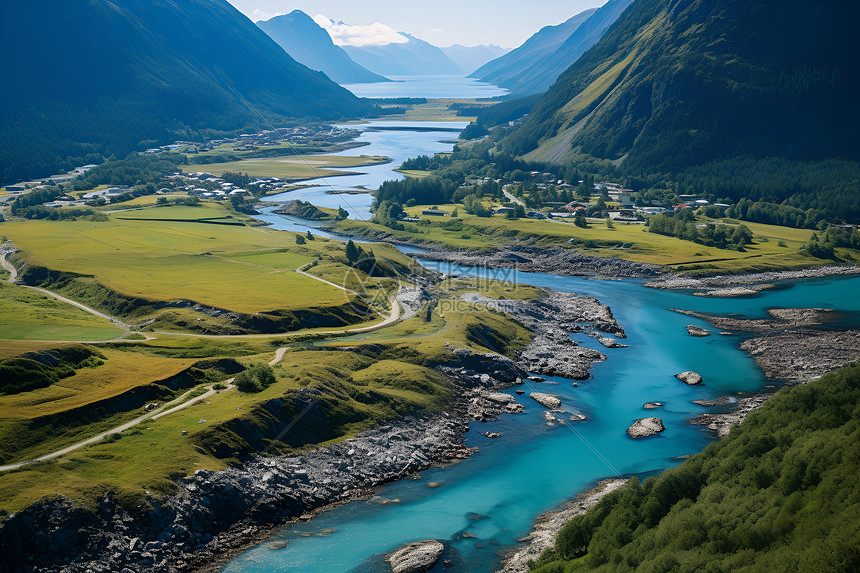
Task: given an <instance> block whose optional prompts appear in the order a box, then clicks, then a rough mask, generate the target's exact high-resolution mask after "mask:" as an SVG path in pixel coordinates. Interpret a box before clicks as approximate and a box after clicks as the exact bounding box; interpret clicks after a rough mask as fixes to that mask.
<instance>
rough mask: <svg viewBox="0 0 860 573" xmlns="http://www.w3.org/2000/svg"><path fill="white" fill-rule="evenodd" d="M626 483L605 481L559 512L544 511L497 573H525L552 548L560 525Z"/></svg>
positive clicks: (623, 480)
mask: <svg viewBox="0 0 860 573" xmlns="http://www.w3.org/2000/svg"><path fill="white" fill-rule="evenodd" d="M627 481H628V480H626V479H621V478H619V479H605V480H601V481H600V482H598V484H597V485H596V486H595V487H593V488H591V489H589V490H586V491H584V492H582V493H580V494H579V495H577V496H576V497H575V498H574V499H573V500H572V501H568V502H567V503H566V504H565V506H564V508H563V509H560V510H558V511H548V512H546V513H543V514H541V515H539V516H538V517H537V519H536V520H535V525H534V529H532V532H531V533H529V535H528V536H527V537H524V538H523V539H521V540H520V541H522V542H523V543H526V545H525V546H522V547H518V548H517V549H516V550H514V551H512V552H511V553H510V554H508V555H507V556H506V557H505V558H504V559H503V560H502V568H501V569H500V570H499V571H498V573H526V572H527V571H528V570H529V561H534V560H537V558H538V557H540V554H541V553H543V552H544V550H546V549H549V548H550V547H552V546H553V545H555V538H556V537H557V536H558V532H559V531H561V528H562V527H564V524H565V523H567V522H568V521H570V520H571V519H573V518H574V517H575V516H577V515H584V514H585V513H586V512H587V511H588V510H589V509H591V508H592V507H594V506H595V505H597V502H599V501H600V500H601V499H603V498H604V497H605V496H606V495H608V494H610V493H612V492H613V491H615V490H617V489H618V488H620V487H622V486H624V485H625V484H626V483H627Z"/></svg>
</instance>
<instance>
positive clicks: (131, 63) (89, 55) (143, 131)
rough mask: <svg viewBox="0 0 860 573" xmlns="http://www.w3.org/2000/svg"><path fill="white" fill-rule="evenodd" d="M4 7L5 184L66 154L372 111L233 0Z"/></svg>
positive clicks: (1, 127) (0, 36)
mask: <svg viewBox="0 0 860 573" xmlns="http://www.w3.org/2000/svg"><path fill="white" fill-rule="evenodd" d="M44 4H49V5H50V6H49V7H46V8H45V9H43V10H39V13H38V15H37V16H34V13H33V11H32V7H31V6H29V5H28V4H26V3H24V2H4V3H3V6H2V8H0V15H2V17H0V46H2V54H3V65H2V72H0V73H2V85H3V89H2V90H0V109H2V111H0V114H2V115H0V179H2V180H4V181H9V180H11V179H15V178H17V177H28V176H40V175H45V174H49V173H50V172H51V171H53V170H54V169H56V168H57V167H58V166H61V165H64V164H65V163H66V162H67V161H68V158H69V157H74V158H77V159H79V160H83V158H84V156H85V155H86V154H87V153H106V154H111V153H113V154H117V155H121V154H125V153H127V152H129V151H131V150H133V149H134V148H136V147H138V145H140V144H141V143H142V142H144V140H155V141H158V142H169V141H172V140H175V139H176V138H177V137H189V136H190V134H192V133H194V132H198V131H201V130H209V131H212V130H232V129H245V128H246V127H253V126H260V125H264V124H265V123H264V121H263V120H262V119H261V115H262V116H265V117H267V118H270V119H272V120H274V121H278V120H281V119H283V118H285V117H309V116H310V117H319V118H327V119H339V118H343V117H345V116H350V117H355V116H359V115H362V114H365V113H367V112H368V111H370V109H371V106H370V105H369V104H368V103H366V102H365V101H362V100H360V99H358V98H356V97H355V96H354V95H352V94H351V93H350V92H349V91H347V90H346V89H344V88H342V87H340V86H338V85H337V84H335V83H334V82H332V81H331V80H329V79H328V78H326V77H325V75H324V74H321V73H319V72H314V71H311V70H309V69H308V68H306V67H304V66H302V65H301V64H299V63H297V62H296V61H295V60H293V59H292V58H290V57H289V56H288V55H287V54H286V52H284V50H283V49H282V48H281V47H280V46H278V45H277V44H276V43H275V41H274V40H272V39H271V38H269V36H267V35H266V34H265V32H263V31H262V30H260V29H259V28H258V27H257V26H255V25H254V24H253V22H251V21H250V20H248V18H246V17H245V16H243V15H242V14H241V13H240V12H239V11H238V10H236V9H235V8H234V7H233V6H232V5H230V4H229V3H228V2H226V1H225V0H171V1H169V2H168V1H164V2H153V1H151V0H123V2H114V1H111V0H87V1H86V2H67V1H63V0H54V1H51V2H46V3H44Z"/></svg>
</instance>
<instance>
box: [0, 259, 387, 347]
mask: <svg viewBox="0 0 860 573" xmlns="http://www.w3.org/2000/svg"><path fill="white" fill-rule="evenodd" d="M11 252H14V251H11V250H9V249H8V248H2V250H0V266H2V267H3V268H5V269H6V270H8V271H9V281H8V282H9V283H11V284H16V283H15V281H16V280H17V278H18V270H17V269H16V268H15V265H13V264H12V263H10V262H9V261H8V260H7V255H8V254H9V253H11ZM306 266H307V265H304V266H302V267H299V268H298V269H297V270H296V272H297V273H299V274H302V275H305V276H307V277H309V278H312V279H314V280H317V281H320V282H323V283H326V284H328V285H331V286H333V287H335V288H338V289H340V290H343V291H346V292H348V293H351V294H354V295H358V293H357V292H355V291H354V290H350V289H348V288H345V287H342V286H340V285H337V284H335V283H333V282H329V281H327V280H325V279H321V278H320V277H316V276H314V275H312V274H309V273H306V272H304V271H303V270H302V269H304V268H305V267H306ZM16 286H20V287H22V288H28V289H30V290H34V291H37V292H40V293H42V294H45V295H47V296H50V297H53V298H55V299H57V300H59V301H61V302H64V303H66V304H70V305H72V306H75V307H77V308H79V309H81V310H83V311H84V312H88V313H89V314H92V315H94V316H98V317H99V318H104V319H106V320H109V321H110V322H111V323H112V324H114V325H116V326H118V327H119V328H121V329H123V330H124V331H125V332H124V333H123V334H122V335H120V336H118V337H116V338H114V339H111V340H92V341H75V342H79V343H82V344H102V343H105V342H124V341H126V339H124V338H123V337H125V336H126V335H127V334H128V333H129V332H130V331H132V330H134V329H135V327H134V326H132V325H130V324H126V323H124V322H122V321H121V320H118V319H116V318H114V317H112V316H109V315H107V314H104V313H103V312H99V311H97V310H95V309H94V308H90V307H88V306H86V305H83V304H81V303H79V302H76V301H74V300H71V299H68V298H66V297H64V296H60V295H58V294H56V293H54V292H51V291H49V290H47V289H43V288H39V287H33V286H28V285H21V284H16ZM389 300H390V302H391V314H390V315H389V316H388V317H386V318H385V320H383V321H382V322H380V323H379V324H373V325H371V326H365V327H361V328H352V329H350V328H343V329H338V330H326V331H322V332H316V333H315V334H324V335H337V334H353V333H359V332H367V331H369V330H374V329H377V328H381V327H383V326H387V325H389V324H391V323H393V322H396V321H397V320H398V318H400V303H398V302H397V298H396V295H392V296H391V298H390V299H389ZM155 334H164V335H169V336H187V337H196V338H271V337H277V336H294V335H297V334H302V331H291V332H280V333H273V334H194V333H186V332H166V331H161V330H158V331H155ZM144 336H145V337H146V339H147V340H152V338H153V337H151V336H149V335H147V334H144ZM34 342H52V343H57V344H61V343H67V342H69V341H68V340H39V341H34ZM129 342H131V341H129Z"/></svg>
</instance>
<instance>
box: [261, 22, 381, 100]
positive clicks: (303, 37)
mask: <svg viewBox="0 0 860 573" xmlns="http://www.w3.org/2000/svg"><path fill="white" fill-rule="evenodd" d="M257 26H259V27H260V29H261V30H263V31H264V32H265V33H266V34H268V35H269V36H270V37H271V38H272V39H273V40H274V41H276V42H277V43H278V45H280V46H281V47H282V48H283V49H284V50H285V51H286V52H287V53H288V54H289V55H290V56H291V57H292V58H293V59H294V60H296V61H297V62H299V63H301V64H304V65H305V66H307V67H309V68H310V69H312V70H317V71H320V72H323V73H324V74H325V75H327V76H328V77H329V78H331V79H332V80H334V81H336V82H337V83H339V84H358V83H371V82H385V81H388V79H387V78H385V77H383V76H380V75H378V74H374V73H373V72H371V71H370V70H368V69H366V68H364V67H362V66H360V65H359V64H357V63H355V62H353V61H352V59H351V58H350V57H349V55H348V54H347V53H346V52H345V51H344V50H343V48H341V47H340V46H335V45H334V42H333V41H332V39H331V36H329V34H328V32H326V31H325V30H323V29H322V28H321V27H320V26H319V24H317V23H316V22H314V20H313V18H311V17H310V16H308V15H307V14H305V13H304V12H302V11H301V10H293V11H292V12H290V13H289V14H285V15H283V16H275V17H274V18H272V19H270V20H266V21H264V22H257Z"/></svg>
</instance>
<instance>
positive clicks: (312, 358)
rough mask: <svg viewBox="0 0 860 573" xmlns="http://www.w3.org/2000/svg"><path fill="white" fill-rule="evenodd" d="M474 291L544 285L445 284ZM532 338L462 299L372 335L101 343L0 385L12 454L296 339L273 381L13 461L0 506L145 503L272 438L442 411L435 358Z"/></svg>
mask: <svg viewBox="0 0 860 573" xmlns="http://www.w3.org/2000/svg"><path fill="white" fill-rule="evenodd" d="M464 291H469V292H475V291H479V292H483V293H484V294H486V295H487V296H493V297H499V296H505V297H506V298H511V297H535V296H538V291H537V290H536V289H533V288H529V287H513V286H512V285H504V284H499V283H490V282H487V281H480V282H479V283H476V282H475V281H462V282H461V281H448V282H446V283H443V284H440V285H439V286H438V287H437V290H436V294H437V295H438V296H439V297H441V300H445V299H446V298H448V297H450V298H451V299H456V300H459V297H460V294H461V293H462V292H464ZM476 329H480V330H481V332H482V333H483V336H482V337H480V340H479V339H478V337H475V336H474V332H475V331H476ZM528 340H529V334H528V332H527V331H526V330H525V329H523V328H522V326H520V325H519V324H518V323H517V322H515V321H513V320H512V319H509V318H507V317H505V316H502V315H500V314H496V313H493V312H490V311H487V310H486V309H485V308H479V307H467V306H464V305H462V304H461V305H459V306H458V312H457V313H450V312H449V313H443V312H441V311H440V307H439V306H434V307H432V308H425V309H424V310H423V311H422V312H420V313H419V315H418V316H417V317H415V318H412V319H409V320H405V321H403V322H400V323H397V324H393V325H391V326H388V327H386V328H384V329H381V330H379V331H376V332H374V333H373V335H372V336H369V335H368V334H367V333H363V334H360V335H353V336H348V337H341V338H333V339H328V340H326V339H317V340H313V339H311V340H303V339H302V338H295V339H290V338H284V337H269V338H265V337H263V338H253V339H247V338H240V339H200V338H188V337H176V336H162V335H159V336H158V337H157V339H154V340H148V341H139V342H130V343H127V344H124V345H115V346H109V347H106V348H100V349H99V350H98V352H99V353H100V354H101V356H102V357H103V358H102V362H103V364H101V365H98V366H96V367H93V368H82V369H80V370H79V371H77V372H76V373H75V374H74V375H73V376H71V377H67V378H66V379H64V380H62V381H60V382H59V383H56V384H53V385H51V386H49V387H47V388H42V389H38V390H34V391H32V392H26V393H21V394H16V395H12V396H2V395H0V455H2V457H3V458H4V460H5V461H7V462H8V461H14V460H20V459H26V458H27V457H30V456H33V455H38V454H42V453H45V452H47V451H52V450H54V449H56V448H59V447H62V446H65V445H68V444H70V443H74V442H75V441H78V440H81V439H84V438H86V437H89V436H92V435H95V434H97V433H98V432H102V431H105V430H106V429H108V428H110V427H113V426H115V425H117V424H119V423H121V422H123V421H126V420H128V419H130V418H133V417H135V416H139V415H141V414H143V412H144V408H143V407H144V405H145V404H147V403H149V402H153V401H157V402H159V403H164V402H165V401H168V400H170V399H173V398H175V397H176V396H177V395H180V394H182V393H184V392H187V391H188V390H191V391H192V393H191V394H190V395H188V396H187V397H186V398H185V399H189V398H190V397H192V396H194V395H196V394H199V393H201V392H202V391H204V389H206V388H209V387H211V386H212V383H213V382H216V381H219V380H224V379H226V378H228V377H232V376H235V373H236V372H237V368H238V370H241V369H242V368H243V367H245V366H252V365H255V364H257V365H259V364H262V363H264V362H269V361H270V360H272V358H273V357H274V355H275V349H277V348H280V347H284V346H286V347H287V350H286V353H285V354H284V356H283V359H282V360H281V361H280V362H279V363H278V364H276V365H275V366H274V367H273V369H272V371H273V374H274V383H272V384H271V385H269V386H268V387H267V388H265V389H263V390H262V391H261V392H258V393H244V392H240V391H238V390H237V389H222V390H221V391H219V392H218V393H216V394H213V395H212V396H210V397H208V398H207V399H206V400H205V401H201V402H198V403H195V404H194V405H192V406H190V407H188V408H186V409H184V410H181V411H179V412H175V413H173V414H169V415H166V416H164V417H161V418H158V419H157V420H156V419H150V420H147V421H146V422H144V423H141V424H139V425H138V426H135V427H133V428H131V429H129V430H126V431H124V432H122V433H121V434H117V435H115V436H112V437H110V438H109V439H105V440H103V441H101V442H98V443H96V444H93V445H90V446H88V447H86V448H84V449H80V450H77V451H75V452H73V453H71V454H68V455H65V456H62V457H59V458H56V459H54V460H51V461H48V462H41V463H37V464H32V465H28V466H25V467H23V468H21V469H18V470H12V471H8V472H4V473H3V474H2V479H0V500H2V502H0V516H3V515H6V514H7V513H8V512H14V511H17V510H20V509H22V508H24V507H26V506H27V505H29V504H31V503H33V502H35V501H37V500H39V499H42V498H43V497H45V496H51V495H64V496H66V497H68V498H69V499H71V500H72V501H73V502H74V503H75V504H77V505H79V506H82V507H85V508H94V507H96V506H97V502H98V500H100V499H101V498H102V497H103V496H104V495H105V494H106V493H107V492H112V495H111V497H114V498H115V499H117V500H118V501H119V502H120V503H122V504H127V505H129V506H135V505H136V504H138V503H140V500H141V499H142V497H143V494H144V491H146V490H148V491H151V492H156V493H159V492H161V493H169V492H173V491H175V484H174V483H173V480H175V479H177V478H179V477H182V476H185V475H189V474H191V473H193V472H194V471H195V470H197V469H204V468H205V469H210V470H217V469H222V468H225V467H228V466H230V465H231V464H233V463H235V462H236V461H237V460H239V459H241V458H244V457H246V456H248V455H249V454H251V453H254V452H259V451H261V450H263V449H266V450H267V451H268V452H270V453H273V454H274V453H291V452H300V451H304V450H306V449H308V448H310V447H312V446H315V445H319V444H325V443H330V442H332V441H336V440H341V439H343V438H345V437H349V436H353V435H355V434H357V433H358V432H360V431H362V430H363V429H366V428H368V427H370V426H373V425H376V424H379V423H381V422H384V421H388V420H392V419H395V418H397V417H399V416H402V415H404V414H408V413H411V412H416V411H421V410H438V409H441V408H444V407H445V406H446V405H447V404H449V401H450V399H451V387H450V386H449V384H448V382H447V381H446V380H445V379H444V378H443V377H442V376H441V375H440V374H439V373H438V372H436V371H435V370H433V366H435V365H439V364H444V363H447V362H451V361H454V360H457V357H456V356H455V355H454V354H453V353H452V352H451V348H452V347H453V348H471V349H473V350H474V351H477V352H487V351H495V352H502V353H511V352H512V351H514V350H516V349H519V348H521V347H522V346H524V345H525V344H527V342H528ZM28 347H29V348H31V349H38V348H41V349H43V350H44V348H45V347H44V346H40V345H37V344H32V343H31V344H30V345H29V346H20V345H19V346H17V347H16V350H17V351H18V352H22V351H24V350H25V349H26V348H28ZM2 350H3V347H2V346H0V352H2ZM12 352H14V351H10V353H12ZM0 355H2V354H0ZM309 390H312V391H314V392H318V396H319V400H318V401H317V402H316V403H315V405H314V407H313V408H312V409H311V410H309V411H308V412H307V413H306V414H305V416H304V418H303V423H302V424H301V425H299V426H297V427H296V428H294V429H293V430H292V431H290V432H286V433H282V432H281V430H283V429H284V427H285V426H286V424H288V423H289V422H290V421H291V420H292V419H293V418H294V417H295V415H296V414H297V413H298V411H301V410H303V409H304V408H305V406H306V398H304V396H306V393H307V392H308V391H309ZM201 420H203V421H201ZM183 431H184V432H187V434H183ZM28 436H30V437H28ZM275 438H277V440H276V439H275Z"/></svg>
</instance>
